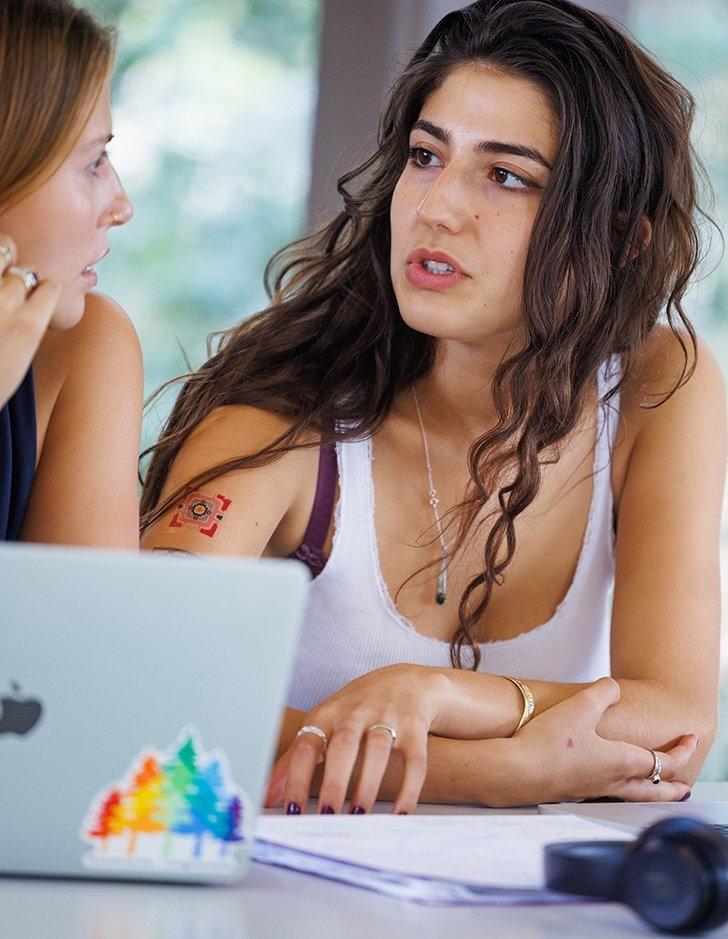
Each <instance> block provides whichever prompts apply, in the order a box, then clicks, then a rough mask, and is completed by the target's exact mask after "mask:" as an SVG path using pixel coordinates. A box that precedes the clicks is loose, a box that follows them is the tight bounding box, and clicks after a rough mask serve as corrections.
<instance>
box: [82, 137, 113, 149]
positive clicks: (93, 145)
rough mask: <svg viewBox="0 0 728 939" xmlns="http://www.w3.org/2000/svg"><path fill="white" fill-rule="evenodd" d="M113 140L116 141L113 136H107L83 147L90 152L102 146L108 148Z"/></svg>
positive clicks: (91, 141) (90, 141)
mask: <svg viewBox="0 0 728 939" xmlns="http://www.w3.org/2000/svg"><path fill="white" fill-rule="evenodd" d="M113 139H114V135H113V134H107V135H105V136H103V137H97V138H96V139H95V140H89V142H88V143H85V144H84V145H83V147H84V150H90V149H91V148H92V147H98V146H99V145H100V144H103V145H104V146H106V145H107V144H109V143H111V141H112V140H113Z"/></svg>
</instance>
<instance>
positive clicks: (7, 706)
mask: <svg viewBox="0 0 728 939" xmlns="http://www.w3.org/2000/svg"><path fill="white" fill-rule="evenodd" d="M10 687H11V688H12V689H13V691H14V692H15V697H13V698H0V704H1V705H2V712H1V713H0V734H18V735H19V736H20V735H22V734H27V733H28V731H30V730H32V729H33V728H34V727H35V725H36V724H37V723H38V721H39V720H40V716H41V714H42V712H43V705H42V704H41V703H40V701H36V700H35V699H34V698H21V697H19V695H20V685H19V684H18V683H17V681H13V682H11V683H10Z"/></svg>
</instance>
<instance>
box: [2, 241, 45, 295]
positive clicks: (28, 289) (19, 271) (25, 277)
mask: <svg viewBox="0 0 728 939" xmlns="http://www.w3.org/2000/svg"><path fill="white" fill-rule="evenodd" d="M6 247H7V246H6ZM5 275H6V276H12V277H19V278H20V279H21V280H22V281H23V284H24V285H25V295H26V297H28V296H30V294H31V293H33V291H34V290H35V288H36V287H37V286H38V277H37V275H36V274H34V273H33V271H29V270H28V268H27V267H21V266H20V265H19V264H13V266H12V267H9V268H8V269H7V270H6V271H5Z"/></svg>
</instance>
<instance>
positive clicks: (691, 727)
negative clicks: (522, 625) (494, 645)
mask: <svg viewBox="0 0 728 939" xmlns="http://www.w3.org/2000/svg"><path fill="white" fill-rule="evenodd" d="M438 671H440V672H441V673H442V676H443V677H444V679H445V681H446V683H447V690H446V691H445V692H444V700H445V707H444V708H442V709H441V712H440V714H439V715H438V724H437V728H436V729H437V733H438V734H440V735H441V736H443V737H452V738H459V739H463V740H472V739H480V738H486V737H488V738H490V737H508V736H510V735H511V734H512V733H513V731H514V729H515V727H516V726H517V725H518V721H519V720H520V716H521V713H522V711H523V698H522V696H521V693H520V691H519V690H518V689H517V688H516V686H515V685H514V684H513V683H512V682H510V681H507V680H506V679H504V678H502V677H500V676H497V675H484V674H482V673H477V672H469V671H462V670H456V669H441V670H438ZM522 680H523V681H524V682H525V683H526V684H527V685H528V687H529V688H530V690H531V692H532V694H533V697H534V702H535V708H534V716H537V715H539V714H543V713H544V711H547V710H548V709H549V708H552V707H553V706H554V705H556V704H559V703H560V702H562V701H565V700H566V699H567V698H570V697H572V696H573V695H575V694H577V693H578V692H579V691H582V690H583V689H584V688H587V687H588V684H571V683H569V684H566V683H558V682H544V681H533V680H531V679H529V678H524V679H522ZM616 681H617V683H618V684H619V687H620V691H621V697H620V700H619V702H618V703H617V704H615V705H614V706H613V707H611V708H609V709H608V710H607V711H606V713H605V714H604V717H603V718H602V720H601V721H600V723H599V726H598V733H599V734H600V736H602V737H605V738H607V739H609V740H623V741H625V742H627V743H633V744H636V745H637V746H641V747H646V748H648V749H653V750H657V749H659V750H665V749H669V748H670V746H672V745H673V744H674V743H675V741H676V740H677V739H678V738H679V737H680V736H681V735H682V734H687V733H694V734H697V735H698V736H699V737H700V738H701V741H702V743H701V746H700V747H699V748H698V751H697V752H696V754H695V757H694V758H693V759H692V760H691V762H690V765H689V767H688V769H689V774H690V778H689V779H687V780H686V781H687V782H690V783H692V782H693V781H694V779H695V778H696V777H697V774H698V772H699V770H700V767H701V766H702V764H703V761H704V760H705V757H706V756H707V753H708V750H709V749H710V745H711V743H712V741H713V738H714V736H715V729H716V701H715V700H713V701H712V703H711V700H710V699H711V695H710V694H708V693H706V692H705V690H704V689H700V690H699V691H700V693H692V694H690V693H688V692H684V693H679V692H678V691H677V690H676V689H675V688H672V687H667V686H665V685H664V684H662V683H660V682H653V681H650V680H647V679H628V678H623V679H616Z"/></svg>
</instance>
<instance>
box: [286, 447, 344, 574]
mask: <svg viewBox="0 0 728 939" xmlns="http://www.w3.org/2000/svg"><path fill="white" fill-rule="evenodd" d="M337 478H338V467H337V463H336V446H335V445H334V444H326V445H325V446H322V447H321V448H320V450H319V468H318V479H317V480H316V495H315V496H314V500H313V508H312V509H311V517H310V518H309V520H308V526H307V528H306V532H305V534H304V536H303V541H302V542H301V544H300V545H299V547H298V548H297V549H296V550H295V551H294V552H293V554H291V555H290V556H291V557H292V558H297V559H298V560H299V561H303V563H304V564H305V565H306V566H307V567H308V569H309V570H310V571H311V574H312V575H313V576H314V577H316V576H317V575H318V574H320V573H321V571H322V570H323V569H324V567H325V566H326V560H327V559H326V557H325V555H324V546H325V544H326V536H327V535H328V533H329V527H330V525H331V516H332V515H333V512H334V499H335V497H336V481H337Z"/></svg>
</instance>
